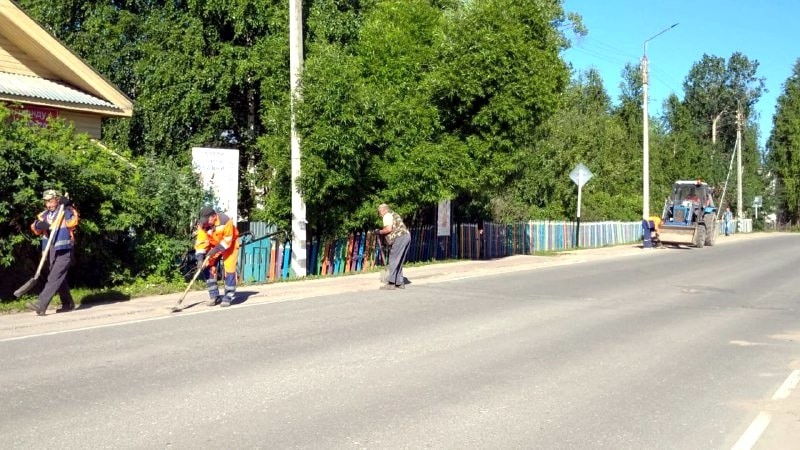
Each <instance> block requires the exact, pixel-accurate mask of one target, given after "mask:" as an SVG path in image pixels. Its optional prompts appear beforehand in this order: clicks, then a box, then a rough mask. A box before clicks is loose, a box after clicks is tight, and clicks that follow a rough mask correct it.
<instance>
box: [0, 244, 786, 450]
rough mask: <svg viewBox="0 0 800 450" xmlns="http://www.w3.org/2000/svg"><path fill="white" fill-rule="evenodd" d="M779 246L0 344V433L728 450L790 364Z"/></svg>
mask: <svg viewBox="0 0 800 450" xmlns="http://www.w3.org/2000/svg"><path fill="white" fill-rule="evenodd" d="M798 244H800V236H794V235H781V236H776V237H770V238H765V239H758V240H751V241H747V240H745V241H741V242H736V243H731V244H729V245H719V246H716V247H713V248H706V249H683V250H679V249H669V250H653V251H654V252H658V253H657V254H653V255H647V256H639V257H624V258H616V259H608V260H605V261H597V262H586V263H582V264H573V265H564V266H558V267H542V268H539V269H536V270H530V271H523V272H514V273H506V274H500V275H496V276H480V277H465V278H463V279H458V280H452V281H446V282H441V283H426V284H422V285H416V286H415V285H414V283H413V281H414V280H413V279H412V280H411V282H412V284H411V285H410V286H409V287H408V289H406V290H404V291H378V290H375V291H373V292H355V293H348V294H341V295H330V296H322V297H316V298H309V299H305V300H304V299H300V300H294V301H287V302H276V303H265V304H256V305H252V306H249V307H241V308H236V307H234V308H229V309H224V310H223V309H218V310H214V311H213V312H212V313H209V314H191V315H177V316H173V317H169V318H167V319H165V320H148V321H142V322H135V323H126V324H119V325H117V326H108V327H102V328H96V329H85V330H79V331H74V332H68V333H57V334H45V335H41V336H35V337H31V338H26V339H19V340H9V341H0V356H1V357H2V358H1V359H0V361H2V370H0V448H59V449H66V448H82V449H85V448H226V449H230V448H324V449H332V448H452V449H463V448H547V449H587V448H603V449H661V448H663V449H717V448H720V449H730V448H732V446H734V444H736V442H737V441H738V440H740V439H741V437H742V435H743V433H745V431H746V429H747V428H748V426H749V425H750V424H751V422H753V419H754V418H755V417H756V416H757V415H758V413H759V411H761V410H764V409H765V407H767V406H766V405H768V403H769V400H770V397H771V396H773V393H775V392H776V390H777V389H779V388H780V387H781V385H782V383H784V381H785V380H786V378H787V376H789V375H790V373H791V372H792V370H793V369H800V363H799V362H798V361H800V359H799V358H798V354H799V353H800V352H798V343H797V342H798V339H800V303H799V302H800V295H798V278H797V277H796V271H797V267H798V264H799V263H800V252H798V248H800V245H798ZM794 395H795V397H796V396H797V395H798V394H794ZM767 442H771V443H772V444H769V448H778V447H775V446H776V445H778V446H780V445H781V444H775V442H779V443H780V442H783V443H786V442H785V440H781V438H780V436H779V437H778V438H775V436H774V435H773V436H772V440H770V441H767ZM762 445H763V444H762ZM798 447H800V445H796V446H794V445H793V444H792V443H788V444H787V446H786V447H785V448H798ZM756 448H758V447H756ZM764 448H767V447H764Z"/></svg>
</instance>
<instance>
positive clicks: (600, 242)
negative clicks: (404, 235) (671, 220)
mask: <svg viewBox="0 0 800 450" xmlns="http://www.w3.org/2000/svg"><path fill="white" fill-rule="evenodd" d="M575 228H576V224H575V223H574V222H557V221H530V222H518V223H515V224H510V225H509V224H498V223H493V222H483V223H482V224H481V226H479V225H478V224H454V225H452V227H451V232H450V236H437V228H436V227H435V226H432V225H426V226H422V227H417V228H411V229H410V230H409V231H410V232H411V245H410V246H409V250H408V259H407V261H408V262H412V263H413V262H423V261H432V260H447V259H473V260H475V259H492V258H502V257H506V256H512V255H530V254H533V253H536V252H551V251H562V250H567V249H570V248H574V247H575V242H574V241H575ZM240 229H241V230H243V231H249V232H250V233H247V234H244V235H243V237H242V238H241V242H240V249H241V250H240V253H239V267H238V271H239V279H240V280H241V281H242V282H244V283H265V282H274V281H277V280H279V279H287V278H290V277H291V276H293V273H292V271H291V269H290V267H289V266H290V260H291V241H289V240H287V239H285V237H284V236H283V235H271V233H275V231H276V230H275V228H274V227H269V226H266V225H265V224H263V223H259V222H251V223H242V224H240ZM641 233H642V231H641V225H640V223H639V222H589V223H582V224H581V226H580V235H579V236H578V246H579V247H582V248H593V247H605V246H609V245H619V244H629V243H633V242H638V241H640V240H641V237H642V236H641ZM384 250H385V249H384V248H382V247H381V245H380V242H379V240H378V239H377V237H376V235H375V234H374V233H373V232H372V231H359V232H356V233H352V234H350V235H349V236H347V237H343V238H339V239H331V240H328V241H324V242H323V241H320V240H319V239H311V240H310V241H309V242H308V246H307V248H306V256H307V261H308V265H307V269H306V271H307V274H308V275H318V276H335V275H341V274H346V273H359V272H369V271H370V270H372V269H373V268H374V267H375V266H381V265H384V264H386V261H385V256H384V255H383V251H384Z"/></svg>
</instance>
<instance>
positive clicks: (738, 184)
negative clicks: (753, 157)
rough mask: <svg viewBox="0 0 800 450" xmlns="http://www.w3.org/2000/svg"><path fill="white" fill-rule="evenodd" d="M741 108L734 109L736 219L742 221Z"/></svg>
mask: <svg viewBox="0 0 800 450" xmlns="http://www.w3.org/2000/svg"><path fill="white" fill-rule="evenodd" d="M742 118H743V117H742V108H741V107H739V108H736V217H738V218H739V220H741V219H744V202H743V201H742Z"/></svg>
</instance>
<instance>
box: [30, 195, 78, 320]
mask: <svg viewBox="0 0 800 450" xmlns="http://www.w3.org/2000/svg"><path fill="white" fill-rule="evenodd" d="M42 199H43V200H44V204H45V208H46V209H45V210H44V211H42V212H41V213H39V214H38V215H37V216H36V220H34V221H33V223H32V224H31V231H33V233H34V234H36V235H37V236H41V237H42V251H44V250H45V249H46V248H47V241H48V239H53V243H52V244H50V250H49V254H48V255H47V257H48V262H49V267H50V273H49V274H48V275H47V282H46V283H45V285H44V288H43V289H42V292H40V293H39V299H38V300H37V301H36V302H35V303H34V302H28V304H27V307H28V309H30V310H31V311H34V312H36V314H37V315H39V316H43V315H45V312H46V311H47V307H48V306H49V305H50V302H51V301H52V300H53V296H55V295H56V294H58V296H59V298H60V299H61V308H58V309H57V310H56V312H57V313H61V312H68V311H72V310H73V309H75V301H74V300H73V298H72V294H71V293H70V291H69V284H68V283H67V272H68V271H69V266H70V265H71V263H72V255H73V248H74V246H75V238H74V235H73V232H74V231H75V228H76V227H77V226H78V211H77V210H76V209H75V208H74V207H73V206H72V201H71V200H70V199H69V198H68V197H66V196H61V195H59V193H58V192H57V191H55V190H53V189H48V190H46V191H44V194H43V195H42Z"/></svg>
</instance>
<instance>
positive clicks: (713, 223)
mask: <svg viewBox="0 0 800 450" xmlns="http://www.w3.org/2000/svg"><path fill="white" fill-rule="evenodd" d="M703 222H705V224H706V245H707V246H709V247H713V246H714V243H715V242H717V234H719V233H717V215H716V214H714V213H709V214H706V215H705V216H703Z"/></svg>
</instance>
